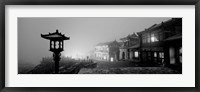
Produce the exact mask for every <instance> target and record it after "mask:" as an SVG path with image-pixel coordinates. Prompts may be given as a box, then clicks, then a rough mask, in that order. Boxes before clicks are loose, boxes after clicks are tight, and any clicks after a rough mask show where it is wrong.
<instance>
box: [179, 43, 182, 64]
mask: <svg viewBox="0 0 200 92" xmlns="http://www.w3.org/2000/svg"><path fill="white" fill-rule="evenodd" d="M179 60H180V63H182V47H180V49H179Z"/></svg>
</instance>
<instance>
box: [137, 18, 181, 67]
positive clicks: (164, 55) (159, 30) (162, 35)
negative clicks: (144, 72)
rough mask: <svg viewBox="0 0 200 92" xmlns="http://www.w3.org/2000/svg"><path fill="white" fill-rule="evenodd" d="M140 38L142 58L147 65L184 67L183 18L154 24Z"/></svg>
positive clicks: (141, 33)
mask: <svg viewBox="0 0 200 92" xmlns="http://www.w3.org/2000/svg"><path fill="white" fill-rule="evenodd" d="M139 37H140V57H141V61H142V62H144V63H145V64H149V65H151V64H161V65H164V66H165V65H180V64H181V65H182V18H172V19H170V20H168V21H164V22H162V23H160V24H154V25H152V26H151V27H149V28H148V29H145V30H144V31H142V32H140V33H139Z"/></svg>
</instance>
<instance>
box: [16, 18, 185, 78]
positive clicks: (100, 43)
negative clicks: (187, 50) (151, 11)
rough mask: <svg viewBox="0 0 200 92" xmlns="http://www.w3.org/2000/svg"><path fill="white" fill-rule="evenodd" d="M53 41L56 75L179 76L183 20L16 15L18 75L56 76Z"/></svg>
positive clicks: (180, 70)
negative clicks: (55, 40) (31, 16)
mask: <svg viewBox="0 0 200 92" xmlns="http://www.w3.org/2000/svg"><path fill="white" fill-rule="evenodd" d="M56 36H60V37H62V36H63V37H64V36H65V37H66V38H65V40H64V41H63V43H62V41H61V40H59V41H60V43H58V44H56V42H55V43H53V41H50V40H51V37H56ZM48 37H50V38H48ZM67 37H69V39H68V38H67ZM44 38H46V39H44ZM49 39H50V40H49ZM52 39H53V38H52ZM54 39H55V38H54ZM63 39H64V38H63ZM66 39H67V40H66ZM54 44H55V48H57V47H56V45H60V46H59V47H58V48H62V50H60V52H59V53H60V54H59V53H58V56H57V58H60V59H59V60H58V61H59V63H58V73H59V74H182V18H171V17H57V18H56V17H55V18H53V17H39V18H38V17H37V18H36V17H33V18H25V17H19V18H18V73H19V74H55V73H56V70H55V55H56V54H53V53H54V52H55V50H52V48H53V49H54V47H53V45H54ZM51 46H52V47H51ZM62 46H63V47H62ZM59 55H61V56H59Z"/></svg>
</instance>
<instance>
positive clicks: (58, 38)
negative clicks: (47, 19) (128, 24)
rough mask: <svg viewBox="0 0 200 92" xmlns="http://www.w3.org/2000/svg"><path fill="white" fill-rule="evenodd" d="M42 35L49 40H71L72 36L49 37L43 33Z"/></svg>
mask: <svg viewBox="0 0 200 92" xmlns="http://www.w3.org/2000/svg"><path fill="white" fill-rule="evenodd" d="M41 37H42V38H44V39H48V40H69V39H70V37H48V36H47V35H42V34H41Z"/></svg>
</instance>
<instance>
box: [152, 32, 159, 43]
mask: <svg viewBox="0 0 200 92" xmlns="http://www.w3.org/2000/svg"><path fill="white" fill-rule="evenodd" d="M157 41H158V35H157V34H151V42H157Z"/></svg>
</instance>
